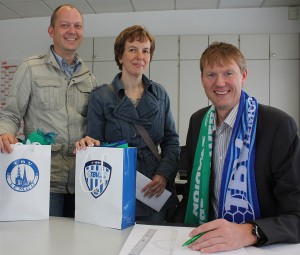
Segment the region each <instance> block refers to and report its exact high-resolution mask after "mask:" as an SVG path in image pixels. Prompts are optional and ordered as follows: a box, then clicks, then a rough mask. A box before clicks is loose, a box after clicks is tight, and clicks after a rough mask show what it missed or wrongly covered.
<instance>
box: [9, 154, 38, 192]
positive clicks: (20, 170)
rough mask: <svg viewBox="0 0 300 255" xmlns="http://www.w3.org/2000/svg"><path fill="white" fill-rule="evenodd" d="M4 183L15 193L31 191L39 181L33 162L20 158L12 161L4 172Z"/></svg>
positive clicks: (36, 168)
mask: <svg viewBox="0 0 300 255" xmlns="http://www.w3.org/2000/svg"><path fill="white" fill-rule="evenodd" d="M6 181H7V183H8V185H9V186H10V187H11V188H12V189H13V190H15V191H18V192H27V191H29V190H32V189H33V188H34V187H35V186H36V184H37V183H38V181H39V169H38V167H37V166H36V164H35V163H34V162H32V161H31V160H29V159H25V158H21V159H17V160H14V161H13V162H12V163H10V165H9V166H8V168H7V170H6Z"/></svg>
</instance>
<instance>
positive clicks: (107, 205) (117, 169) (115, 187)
mask: <svg viewBox="0 0 300 255" xmlns="http://www.w3.org/2000/svg"><path fill="white" fill-rule="evenodd" d="M136 157H137V150H136V148H110V147H87V149H86V150H79V151H77V153H76V177H75V221H80V222H85V223H90V224H95V225H99V226H104V227H110V228H116V229H124V228H126V227H129V226H132V225H134V223H135V179H136Z"/></svg>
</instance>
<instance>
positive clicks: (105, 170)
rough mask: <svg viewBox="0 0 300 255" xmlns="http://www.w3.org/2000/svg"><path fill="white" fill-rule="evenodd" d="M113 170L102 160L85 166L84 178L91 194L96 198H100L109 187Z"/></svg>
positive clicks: (87, 163) (89, 162) (93, 161)
mask: <svg viewBox="0 0 300 255" xmlns="http://www.w3.org/2000/svg"><path fill="white" fill-rule="evenodd" d="M111 171H112V168H111V166H110V165H109V164H108V163H106V162H104V163H103V166H102V162H101V161H100V160H91V161H88V162H86V164H85V165H84V177H85V182H86V184H87V186H88V189H89V191H90V193H91V194H92V195H93V196H94V197H95V198H98V197H100V196H101V195H102V194H103V193H104V192H105V190H106V188H107V187H108V184H109V181H110V176H111Z"/></svg>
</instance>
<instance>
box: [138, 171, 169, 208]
mask: <svg viewBox="0 0 300 255" xmlns="http://www.w3.org/2000/svg"><path fill="white" fill-rule="evenodd" d="M149 182H151V180H150V179H149V178H148V177H146V176H145V175H143V174H141V173H140V172H136V199H138V200H140V201H142V202H143V203H144V204H146V205H148V206H149V207H151V208H152V209H154V210H156V211H157V212H159V211H160V209H161V208H162V207H163V205H164V204H165V203H166V202H167V200H168V198H169V197H170V196H171V192H170V191H168V190H166V189H165V190H164V192H163V193H162V194H161V195H160V196H159V197H156V196H153V197H151V198H149V197H144V193H143V192H142V188H144V187H145V186H146V184H148V183H149Z"/></svg>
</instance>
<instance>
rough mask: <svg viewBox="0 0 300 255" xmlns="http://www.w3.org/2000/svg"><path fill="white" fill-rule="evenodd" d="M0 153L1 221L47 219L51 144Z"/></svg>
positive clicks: (17, 146) (25, 146)
mask: <svg viewBox="0 0 300 255" xmlns="http://www.w3.org/2000/svg"><path fill="white" fill-rule="evenodd" d="M12 148H13V152H12V153H0V207H1V209H0V221H18V220H43V219H49V199H50V168H51V145H36V144H33V145H22V144H13V145H12Z"/></svg>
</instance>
